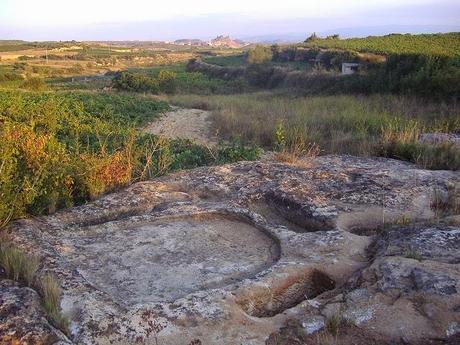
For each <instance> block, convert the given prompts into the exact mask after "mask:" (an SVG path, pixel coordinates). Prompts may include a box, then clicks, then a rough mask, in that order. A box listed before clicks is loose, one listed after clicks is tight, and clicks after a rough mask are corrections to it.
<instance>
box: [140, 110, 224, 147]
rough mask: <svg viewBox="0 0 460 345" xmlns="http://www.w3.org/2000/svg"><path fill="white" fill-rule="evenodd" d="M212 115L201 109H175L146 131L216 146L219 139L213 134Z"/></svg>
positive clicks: (145, 129)
mask: <svg viewBox="0 0 460 345" xmlns="http://www.w3.org/2000/svg"><path fill="white" fill-rule="evenodd" d="M210 114H211V112H210V111H206V110H200V109H183V108H173V110H171V111H168V112H167V113H164V114H163V115H162V116H161V117H160V118H158V119H155V120H154V121H152V122H151V123H150V124H148V125H147V126H146V127H145V128H144V131H145V132H147V133H151V134H161V135H163V136H165V137H167V138H181V139H191V140H193V141H195V142H197V143H199V144H202V145H208V146H214V145H216V144H217V137H216V136H215V135H214V134H213V133H212V129H211V121H210V120H209V116H210Z"/></svg>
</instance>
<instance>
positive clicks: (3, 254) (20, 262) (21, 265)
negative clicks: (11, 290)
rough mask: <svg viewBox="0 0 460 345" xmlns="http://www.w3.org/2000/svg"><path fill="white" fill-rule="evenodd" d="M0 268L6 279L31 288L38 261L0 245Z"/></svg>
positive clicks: (19, 251) (7, 246) (17, 250)
mask: <svg viewBox="0 0 460 345" xmlns="http://www.w3.org/2000/svg"><path fill="white" fill-rule="evenodd" d="M0 266H2V267H3V269H4V270H5V274H6V276H7V278H9V279H12V280H15V281H18V282H22V283H24V284H26V285H27V286H31V285H32V284H33V280H34V276H35V273H36V271H37V268H38V260H37V258H35V257H33V256H28V255H26V254H24V253H23V252H22V251H21V250H19V249H16V248H13V247H11V246H10V245H8V244H4V243H2V244H0Z"/></svg>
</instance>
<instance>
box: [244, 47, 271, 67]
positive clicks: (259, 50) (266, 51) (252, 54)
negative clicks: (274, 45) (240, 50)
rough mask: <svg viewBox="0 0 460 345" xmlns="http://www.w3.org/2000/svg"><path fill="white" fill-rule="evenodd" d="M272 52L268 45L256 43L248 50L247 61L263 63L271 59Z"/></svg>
mask: <svg viewBox="0 0 460 345" xmlns="http://www.w3.org/2000/svg"><path fill="white" fill-rule="evenodd" d="M272 57H273V53H272V50H271V48H270V47H266V46H262V45H257V46H256V47H255V48H254V49H251V50H249V52H248V57H247V61H248V63H249V64H263V63H266V62H269V61H271V60H272Z"/></svg>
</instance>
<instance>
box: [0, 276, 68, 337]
mask: <svg viewBox="0 0 460 345" xmlns="http://www.w3.org/2000/svg"><path fill="white" fill-rule="evenodd" d="M0 292H1V294H0V344H55V345H65V344H71V342H70V341H68V339H67V338H66V337H65V336H64V335H63V334H62V333H61V332H60V331H58V330H56V329H55V328H54V327H53V326H51V325H50V324H49V323H48V321H47V320H46V318H45V315H44V313H43V311H42V307H41V304H40V298H39V296H38V295H37V293H36V292H35V291H34V290H32V289H30V288H26V287H21V286H19V285H18V284H17V283H15V282H13V281H12V280H7V279H4V280H0Z"/></svg>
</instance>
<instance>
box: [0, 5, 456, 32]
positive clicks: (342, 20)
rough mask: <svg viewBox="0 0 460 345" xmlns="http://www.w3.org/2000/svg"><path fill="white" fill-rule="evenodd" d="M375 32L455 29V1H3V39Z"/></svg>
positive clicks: (0, 29)
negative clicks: (358, 30)
mask: <svg viewBox="0 0 460 345" xmlns="http://www.w3.org/2000/svg"><path fill="white" fill-rule="evenodd" d="M378 27H380V28H382V30H384V31H385V30H387V31H388V30H390V31H391V30H392V28H394V29H395V30H402V31H404V30H406V31H436V30H438V31H450V30H456V29H459V28H460V0H347V1H345V0H325V1H318V0H314V1H310V0H282V1H276V2H275V1H270V0H252V1H251V0H231V1H228V0H220V1H218V0H195V1H192V0H168V1H164V0H163V1H155V0H129V1H126V0H125V1H119V0H78V1H73V0H0V39H25V40H71V39H75V40H170V39H178V38H192V37H193V38H210V37H213V36H216V35H218V34H230V35H232V36H234V37H240V38H244V37H251V36H254V37H255V36H263V35H274V34H276V35H293V34H296V33H310V32H313V31H315V32H326V31H327V32H329V31H331V30H332V31H333V30H338V29H342V30H346V29H348V30H353V29H354V30H356V29H359V28H362V31H363V32H364V33H365V31H366V30H369V31H372V29H371V28H374V30H375V28H378ZM383 28H386V29H383Z"/></svg>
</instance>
